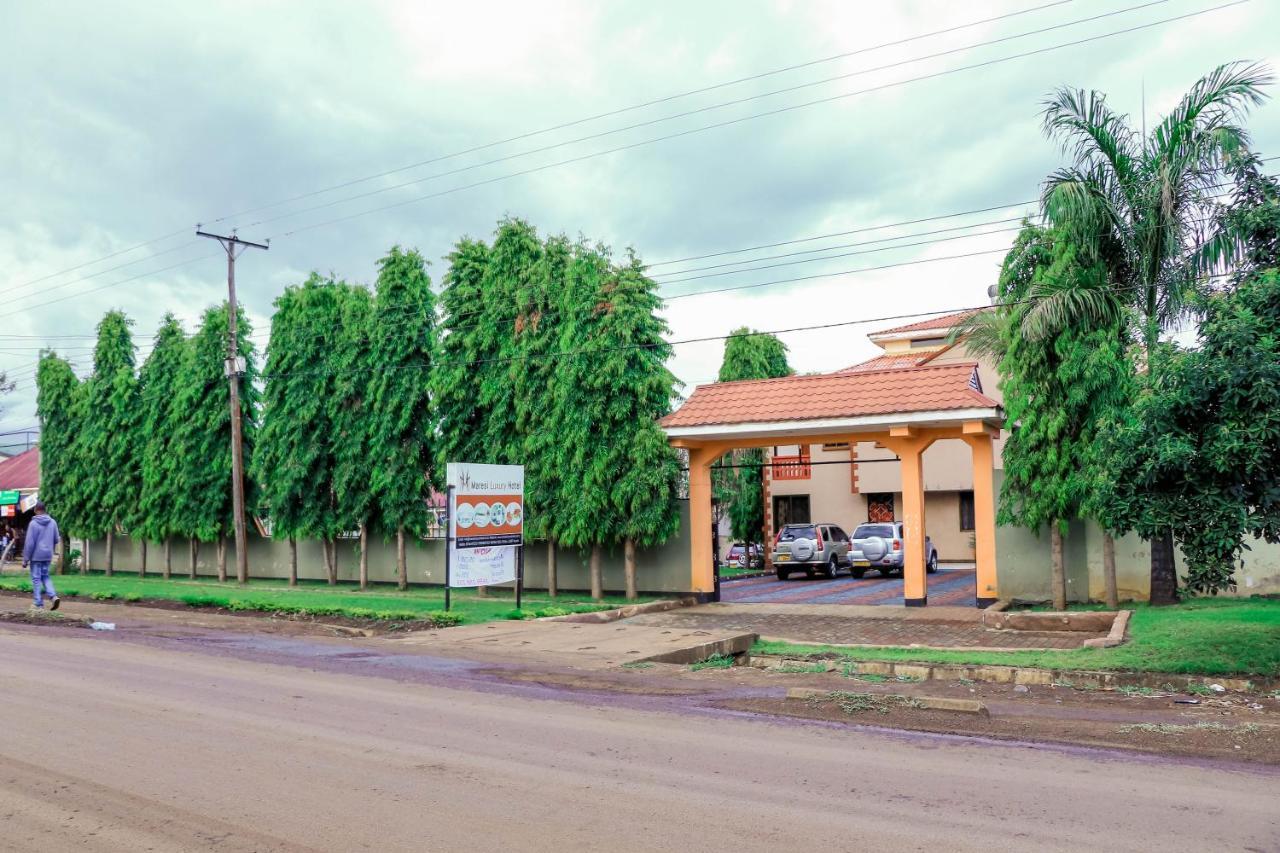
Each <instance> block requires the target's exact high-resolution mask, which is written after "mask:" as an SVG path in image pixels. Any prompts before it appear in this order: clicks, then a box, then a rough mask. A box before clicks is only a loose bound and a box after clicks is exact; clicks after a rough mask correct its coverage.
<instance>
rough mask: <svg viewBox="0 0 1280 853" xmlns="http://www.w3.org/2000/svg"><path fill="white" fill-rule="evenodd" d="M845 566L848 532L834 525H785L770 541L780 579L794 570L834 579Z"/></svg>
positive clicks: (774, 564) (775, 570) (847, 562)
mask: <svg viewBox="0 0 1280 853" xmlns="http://www.w3.org/2000/svg"><path fill="white" fill-rule="evenodd" d="M847 565H849V534H848V533H845V532H844V531H843V530H841V529H840V528H839V527H838V526H837V525H834V524H788V525H786V526H784V527H783V528H782V529H781V530H779V531H778V538H777V540H776V541H775V542H774V543H773V568H774V572H776V573H777V575H778V580H781V581H784V580H786V579H787V578H789V577H790V576H791V573H792V572H795V571H803V572H804V573H805V574H806V575H808V576H809V577H813V576H814V575H815V574H817V573H818V572H822V573H823V574H824V575H826V576H827V577H829V578H833V577H835V576H836V573H837V572H839V571H840V569H841V567H843V566H847Z"/></svg>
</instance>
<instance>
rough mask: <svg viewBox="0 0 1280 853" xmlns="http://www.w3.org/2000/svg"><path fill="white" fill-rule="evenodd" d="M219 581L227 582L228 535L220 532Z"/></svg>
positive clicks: (218, 540) (218, 542) (218, 541)
mask: <svg viewBox="0 0 1280 853" xmlns="http://www.w3.org/2000/svg"><path fill="white" fill-rule="evenodd" d="M217 544H218V583H226V582H227V537H226V536H224V535H223V534H221V533H219V534H218V539H217Z"/></svg>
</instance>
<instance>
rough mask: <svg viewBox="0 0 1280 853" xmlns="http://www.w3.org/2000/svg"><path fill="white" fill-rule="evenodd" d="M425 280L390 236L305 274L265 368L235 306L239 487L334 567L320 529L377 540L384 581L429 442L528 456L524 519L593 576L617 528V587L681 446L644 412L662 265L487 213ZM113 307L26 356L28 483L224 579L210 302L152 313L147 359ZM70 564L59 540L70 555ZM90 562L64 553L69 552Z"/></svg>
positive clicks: (426, 512)
mask: <svg viewBox="0 0 1280 853" xmlns="http://www.w3.org/2000/svg"><path fill="white" fill-rule="evenodd" d="M448 260H449V269H448V271H447V273H446V275H445V276H444V280H443V285H442V288H441V291H440V293H439V295H438V296H437V294H436V293H435V291H434V290H433V288H432V284H431V280H430V277H429V276H428V274H427V270H426V263H425V262H424V260H423V258H422V257H421V256H420V255H419V254H418V253H417V252H414V251H404V250H401V249H400V248H399V247H396V248H393V249H392V250H391V251H390V253H389V254H388V255H387V256H386V257H384V258H382V259H381V260H380V261H379V262H378V277H377V282H376V286H375V287H374V288H372V289H370V288H366V287H363V286H360V285H356V284H351V283H348V282H345V281H341V280H336V279H334V278H325V277H322V276H319V275H317V274H312V275H311V276H310V277H309V278H308V279H307V280H306V281H304V282H303V283H301V284H299V285H295V286H292V287H289V288H287V289H286V290H285V292H284V293H283V294H282V295H281V296H280V297H279V298H278V299H277V300H276V301H275V313H274V315H273V317H272V321H271V330H270V339H269V342H268V344H267V348H266V362H265V366H264V368H263V369H262V370H261V371H260V370H259V366H258V359H257V352H256V351H255V349H254V346H253V340H252V332H251V329H250V326H249V323H248V322H247V320H246V318H245V317H244V316H243V312H242V314H241V317H240V319H239V322H238V336H239V351H240V353H241V354H242V355H243V356H244V359H245V372H244V375H243V379H242V385H241V396H240V400H241V406H242V421H243V432H244V445H245V456H246V460H247V470H248V476H247V478H246V505H247V506H248V507H249V508H250V510H251V511H253V512H255V513H256V514H257V515H258V516H259V517H260V518H261V519H263V521H264V523H266V524H267V525H269V527H270V532H271V535H272V536H274V537H276V538H280V539H285V540H288V541H289V543H290V545H291V555H292V557H291V561H290V563H291V568H290V580H291V582H296V580H297V546H296V543H297V540H298V539H299V538H317V539H320V540H321V541H322V542H323V543H324V555H325V563H326V569H327V574H328V578H329V581H330V582H331V583H336V581H337V576H338V565H337V559H338V557H337V554H338V549H337V546H336V540H337V538H338V537H339V536H342V535H346V534H349V533H352V532H355V531H358V532H359V535H360V540H361V551H360V553H361V560H360V580H361V585H362V586H363V585H365V584H367V582H368V562H367V553H368V541H369V537H370V536H372V535H380V536H383V537H384V538H388V539H390V538H395V540H396V542H397V555H398V560H397V563H398V574H399V583H400V585H401V587H404V586H406V585H407V583H408V576H407V566H406V558H405V550H406V541H412V540H414V539H416V538H418V537H422V536H424V535H426V534H427V533H428V530H429V528H430V526H431V524H432V515H431V509H430V505H429V498H430V497H431V494H432V491H433V489H438V488H440V487H441V486H442V483H441V479H442V476H441V475H442V472H443V470H444V463H445V462H446V461H463V460H466V461H484V462H497V463H518V464H523V465H525V467H526V519H527V521H526V525H527V529H528V531H529V533H530V535H531V538H539V539H546V540H547V541H548V548H549V550H548V553H549V557H550V561H551V565H550V567H549V570H550V575H551V576H550V586H551V591H552V593H553V594H554V592H555V585H556V581H555V568H554V554H555V545H556V543H557V542H558V543H560V544H562V545H565V546H569V547H573V548H578V549H582V550H584V551H587V552H589V553H590V566H591V585H592V593H593V594H594V595H596V596H597V597H599V596H601V595H603V591H604V590H603V574H602V555H603V551H604V549H606V548H610V547H614V546H621V547H622V548H623V550H624V553H625V555H626V560H625V565H626V588H627V592H628V594H630V595H635V594H636V591H637V588H638V581H637V578H636V570H635V549H636V546H637V545H641V546H643V545H652V544H657V543H659V542H662V541H664V540H665V539H667V538H668V537H669V536H670V535H671V534H672V533H674V532H675V530H676V528H677V526H678V523H679V515H678V511H677V507H676V503H675V498H676V493H677V487H678V478H679V466H678V462H677V459H676V457H675V455H674V453H673V452H672V451H671V449H670V448H669V447H668V446H667V443H666V440H665V437H664V436H663V434H662V432H661V430H660V429H659V427H658V425H657V419H658V418H659V417H661V416H662V415H663V414H665V413H666V412H667V411H668V410H669V408H670V405H671V402H672V400H673V398H674V396H675V391H676V380H675V377H674V376H673V375H672V374H671V373H670V372H669V371H668V370H667V368H666V366H665V362H666V360H667V359H668V357H669V356H670V346H669V344H668V343H667V342H666V341H665V339H664V337H663V336H664V333H665V332H666V326H665V324H664V322H663V321H662V320H661V319H660V317H659V316H658V309H659V307H660V299H659V297H658V296H657V293H656V285H655V284H654V283H653V282H652V281H651V280H650V279H649V278H647V277H646V276H645V275H644V272H643V267H642V265H641V264H640V262H639V260H638V259H637V258H636V257H635V256H634V254H632V253H627V255H626V256H625V257H624V258H623V259H621V260H617V259H615V258H614V257H613V256H612V254H611V252H610V251H609V249H608V248H606V247H604V246H600V245H592V244H589V243H587V242H586V241H584V240H580V241H577V242H573V241H570V240H568V239H567V238H565V237H562V236H556V237H551V238H548V239H545V240H544V239H542V238H540V237H539V236H538V234H537V232H536V231H535V229H534V228H533V227H532V226H530V225H529V224H528V223H526V222H524V221H521V220H518V219H508V220H504V221H503V222H501V223H500V224H499V226H498V228H497V231H496V233H495V236H494V239H493V241H492V243H489V244H487V243H485V242H483V241H479V240H473V239H470V238H464V239H463V240H461V241H460V242H459V243H458V244H457V245H456V246H455V248H454V250H453V252H452V253H451V254H450V255H449V258H448ZM130 325H131V323H130V321H129V320H128V318H127V317H125V315H124V314H122V313H121V312H118V311H113V312H110V313H108V314H107V315H106V316H105V317H104V318H103V320H102V322H101V323H100V324H99V327H98V342H97V346H96V348H95V352H94V363H93V371H92V373H91V374H90V375H89V376H88V377H87V378H86V379H84V380H83V381H82V380H79V379H77V377H76V375H75V373H74V372H73V370H72V368H71V365H70V364H69V363H68V362H67V361H66V360H64V359H63V358H61V357H59V356H57V355H56V354H55V353H52V352H48V353H45V354H44V355H43V357H42V359H41V362H40V368H39V372H38V377H37V383H38V389H39V390H38V394H39V397H38V409H39V415H40V418H41V423H42V429H43V438H42V465H43V472H42V474H43V483H42V495H43V496H44V499H45V500H46V502H47V503H48V504H49V506H50V509H51V511H52V512H53V513H54V514H55V515H56V516H58V517H59V519H60V520H61V521H62V523H63V525H64V527H65V528H66V529H67V530H68V531H69V532H71V533H72V534H73V535H75V536H77V537H84V538H86V539H91V538H92V539H97V538H105V541H106V555H105V562H106V565H105V568H106V571H107V572H111V571H112V570H113V569H114V553H113V541H114V536H115V535H116V534H117V533H118V532H120V531H128V532H129V533H130V534H132V535H133V538H134V539H136V540H140V541H141V542H142V543H143V556H142V566H143V571H145V570H146V556H145V554H146V551H145V547H146V546H145V542H146V541H151V542H157V543H163V547H164V571H165V573H166V574H167V573H169V572H170V571H171V550H170V543H171V541H172V540H173V539H175V538H179V539H181V538H185V539H188V540H189V541H190V571H191V573H192V574H194V572H195V566H196V560H197V549H198V547H199V543H201V542H213V543H216V544H217V548H218V555H219V559H218V576H219V578H220V579H224V580H225V579H226V548H225V542H226V538H227V534H228V532H229V531H230V530H231V529H232V526H233V525H232V522H233V512H232V507H231V502H230V489H229V482H230V469H231V451H230V414H229V389H228V383H227V381H226V378H225V375H224V373H223V370H224V361H225V356H226V352H227V343H228V324H227V310H226V308H225V306H224V307H220V308H211V309H209V310H208V311H207V312H205V315H204V317H203V321H202V323H201V325H200V328H199V330H198V331H197V332H196V333H195V334H194V335H192V336H190V337H188V335H187V334H186V333H185V331H184V329H183V328H182V326H181V324H180V323H179V322H178V321H177V320H176V319H175V318H174V317H173V316H172V315H168V316H166V317H165V319H164V321H163V323H162V324H161V326H160V328H159V330H158V331H157V333H156V336H155V341H154V346H153V347H152V349H151V352H150V354H149V355H148V357H147V359H146V361H145V362H144V363H143V364H142V366H141V369H140V370H138V369H135V368H136V364H135V347H134V343H133V340H132V336H131V331H130ZM64 565H65V561H64ZM87 566H88V559H87V555H86V560H85V562H84V563H82V567H85V568H87Z"/></svg>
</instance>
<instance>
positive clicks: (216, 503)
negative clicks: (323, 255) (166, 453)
mask: <svg viewBox="0 0 1280 853" xmlns="http://www.w3.org/2000/svg"><path fill="white" fill-rule="evenodd" d="M238 310H239V317H238V318H237V320H236V331H237V347H238V351H239V353H240V355H241V356H242V357H243V358H244V361H245V373H244V377H243V379H242V380H241V389H240V420H241V425H242V429H241V431H242V435H243V442H244V455H245V458H246V459H248V460H250V461H251V462H252V459H253V449H254V444H255V441H256V439H257V432H258V430H257V423H258V409H259V398H258V390H257V376H258V371H257V365H256V359H255V350H254V346H253V339H252V337H251V335H252V331H253V330H252V328H251V326H250V324H249V321H248V318H247V317H246V316H245V313H244V309H243V308H240V309H238ZM229 334H230V329H229V326H228V323H227V306H226V304H225V303H224V304H223V305H220V306H218V307H216V308H209V309H208V310H206V311H205V312H204V317H203V319H202V321H201V323H200V328H199V330H198V331H197V332H196V334H195V336H194V337H193V338H192V339H191V342H190V345H189V346H190V350H189V354H188V357H187V358H186V359H185V360H184V363H183V365H182V370H181V374H180V376H179V379H178V386H179V388H178V394H177V397H176V399H175V404H176V406H177V412H178V414H179V426H178V430H177V434H176V437H175V445H176V448H177V452H178V455H179V457H180V459H181V466H182V470H181V474H180V478H179V481H180V482H181V489H182V495H181V498H180V500H179V501H177V506H178V507H179V508H180V513H181V515H180V521H179V523H178V524H177V525H175V526H176V527H181V528H182V529H183V530H184V531H185V532H187V533H188V535H190V536H191V538H192V539H194V540H196V541H198V542H215V543H217V552H218V580H219V581H225V580H226V579H227V559H226V558H227V534H228V532H229V531H230V530H231V529H232V528H233V527H234V523H235V510H234V506H233V504H232V498H231V396H230V395H231V391H230V389H229V388H228V387H227V377H226V373H225V371H226V359H227V340H228V336H229ZM247 467H249V468H250V469H252V464H250V465H249V466H247ZM256 503H257V495H256V490H255V487H254V480H253V478H252V477H246V479H245V506H246V507H252V506H255V505H256Z"/></svg>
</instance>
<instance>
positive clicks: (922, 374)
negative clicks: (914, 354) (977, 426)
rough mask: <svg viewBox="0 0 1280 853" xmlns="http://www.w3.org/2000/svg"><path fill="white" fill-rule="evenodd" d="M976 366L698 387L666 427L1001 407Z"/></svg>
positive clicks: (667, 419) (669, 417) (668, 418)
mask: <svg viewBox="0 0 1280 853" xmlns="http://www.w3.org/2000/svg"><path fill="white" fill-rule="evenodd" d="M977 366H978V365H977V363H976V362H958V363H955V364H942V365H936V366H925V367H908V368H897V369H889V370H866V371H860V372H854V373H844V372H842V373H831V374H826V375H821V376H786V377H783V378H781V379H759V380H745V381H742V382H716V383H713V384H710V385H699V386H698V387H697V388H695V389H694V392H693V394H692V395H691V396H690V397H689V399H688V400H686V401H685V403H684V405H683V406H681V407H680V408H679V409H677V410H676V411H674V412H672V413H671V414H669V415H667V416H666V417H665V418H663V419H662V420H661V422H660V423H661V425H662V427H663V428H664V429H668V430H671V429H679V428H685V427H699V426H711V425H731V424H750V423H775V422H780V421H806V420H819V419H830V418H857V417H865V416H870V415H896V414H914V413H920V412H942V411H956V410H961V409H998V408H999V403H997V402H996V401H995V400H992V399H991V398H990V397H988V396H986V395H985V394H981V393H979V392H978V391H976V390H974V386H973V383H974V376H975V371H976V370H977Z"/></svg>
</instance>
